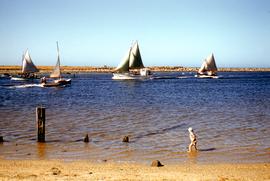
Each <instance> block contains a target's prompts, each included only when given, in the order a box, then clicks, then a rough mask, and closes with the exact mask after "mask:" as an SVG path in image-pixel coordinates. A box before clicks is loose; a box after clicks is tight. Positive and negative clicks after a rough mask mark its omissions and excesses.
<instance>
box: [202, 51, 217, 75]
mask: <svg viewBox="0 0 270 181" xmlns="http://www.w3.org/2000/svg"><path fill="white" fill-rule="evenodd" d="M198 73H199V74H208V75H215V74H216V73H217V66H216V62H215V58H214V55H213V53H212V54H211V55H209V56H208V57H207V58H206V59H205V60H204V61H203V64H202V66H201V68H200V69H199V71H198Z"/></svg>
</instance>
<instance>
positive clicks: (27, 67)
mask: <svg viewBox="0 0 270 181" xmlns="http://www.w3.org/2000/svg"><path fill="white" fill-rule="evenodd" d="M38 71H39V70H38V68H37V67H36V66H35V64H34V63H33V62H32V59H31V57H30V55H29V52H28V50H26V52H25V54H24V57H23V62H22V73H34V72H38Z"/></svg>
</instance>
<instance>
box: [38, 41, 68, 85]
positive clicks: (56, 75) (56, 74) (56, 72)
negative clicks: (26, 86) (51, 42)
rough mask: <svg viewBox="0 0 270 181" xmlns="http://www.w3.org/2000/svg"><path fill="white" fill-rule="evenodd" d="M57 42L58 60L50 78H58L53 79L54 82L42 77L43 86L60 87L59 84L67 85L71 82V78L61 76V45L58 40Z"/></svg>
mask: <svg viewBox="0 0 270 181" xmlns="http://www.w3.org/2000/svg"><path fill="white" fill-rule="evenodd" d="M56 44H57V62H56V65H55V67H54V69H53V71H52V73H51V74H50V78H57V79H56V80H53V81H52V82H47V81H46V78H42V79H41V81H42V86H43V87H59V86H65V85H68V84H71V79H64V78H62V77H61V69H60V54H59V47H58V42H56Z"/></svg>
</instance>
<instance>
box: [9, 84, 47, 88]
mask: <svg viewBox="0 0 270 181" xmlns="http://www.w3.org/2000/svg"><path fill="white" fill-rule="evenodd" d="M30 87H43V86H42V84H23V85H13V86H10V87H9V88H30Z"/></svg>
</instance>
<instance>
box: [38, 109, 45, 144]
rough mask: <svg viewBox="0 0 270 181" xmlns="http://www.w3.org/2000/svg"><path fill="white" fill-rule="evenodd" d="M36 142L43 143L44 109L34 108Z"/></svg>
mask: <svg viewBox="0 0 270 181" xmlns="http://www.w3.org/2000/svg"><path fill="white" fill-rule="evenodd" d="M36 122H37V141H38V142H45V107H37V108H36Z"/></svg>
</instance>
